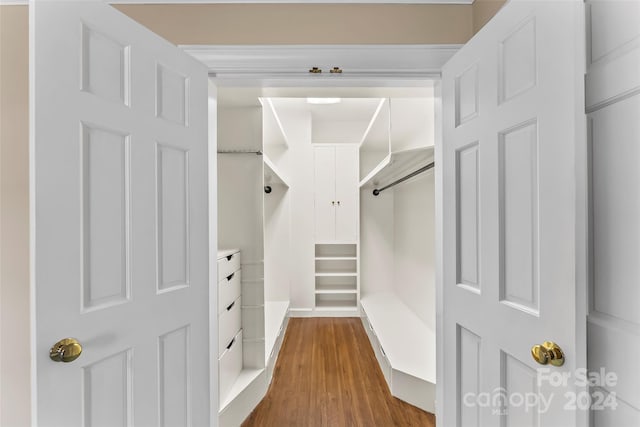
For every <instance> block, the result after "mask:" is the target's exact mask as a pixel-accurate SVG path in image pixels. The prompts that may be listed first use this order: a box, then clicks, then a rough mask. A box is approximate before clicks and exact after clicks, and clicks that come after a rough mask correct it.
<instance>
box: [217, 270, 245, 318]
mask: <svg viewBox="0 0 640 427" xmlns="http://www.w3.org/2000/svg"><path fill="white" fill-rule="evenodd" d="M241 284H242V270H238V271H235V272H233V273H231V274H230V275H229V276H227V277H225V278H224V279H222V280H221V281H220V282H218V314H222V312H223V311H224V310H226V308H227V307H229V305H230V304H231V303H232V302H234V301H235V300H237V299H238V297H239V296H240V292H241Z"/></svg>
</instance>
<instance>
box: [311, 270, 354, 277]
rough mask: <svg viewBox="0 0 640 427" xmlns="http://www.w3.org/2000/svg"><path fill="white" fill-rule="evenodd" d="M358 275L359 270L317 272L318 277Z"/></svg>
mask: <svg viewBox="0 0 640 427" xmlns="http://www.w3.org/2000/svg"><path fill="white" fill-rule="evenodd" d="M357 275H358V273H357V272H352V271H349V272H341V271H336V272H331V273H316V277H356V276H357Z"/></svg>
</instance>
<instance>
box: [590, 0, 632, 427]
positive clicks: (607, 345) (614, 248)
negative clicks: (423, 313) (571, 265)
mask: <svg viewBox="0 0 640 427" xmlns="http://www.w3.org/2000/svg"><path fill="white" fill-rule="evenodd" d="M587 42H588V46H587V77H586V100H587V102H586V106H587V113H588V118H589V119H588V120H589V127H588V129H589V145H590V153H589V154H590V172H591V226H592V229H591V236H592V238H591V245H592V250H591V253H592V257H593V258H592V260H593V261H592V263H591V267H592V270H591V280H590V281H589V283H590V285H591V290H590V291H591V292H590V294H589V296H590V301H589V316H588V317H587V334H588V335H587V336H588V340H587V342H588V361H589V370H590V371H595V372H599V371H600V369H602V368H604V369H605V372H610V373H611V374H615V375H616V379H615V380H612V381H609V382H606V383H605V382H602V383H601V384H598V385H597V386H596V387H594V388H593V389H592V393H593V402H595V403H598V402H600V403H602V404H599V405H594V406H593V407H592V413H591V419H592V426H593V427H605V426H620V427H631V426H640V385H639V384H640V369H638V366H637V361H638V360H640V310H638V303H639V302H640V282H639V281H638V277H640V263H638V260H640V244H639V242H640V170H639V169H638V161H640V2H638V1H611V0H605V1H603V0H596V1H588V2H587ZM611 349H615V351H611ZM604 403H610V404H609V405H606V404H604Z"/></svg>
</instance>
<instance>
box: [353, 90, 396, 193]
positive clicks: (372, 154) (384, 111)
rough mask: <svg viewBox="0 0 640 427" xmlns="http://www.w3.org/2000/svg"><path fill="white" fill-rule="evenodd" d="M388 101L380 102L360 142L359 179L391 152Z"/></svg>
mask: <svg viewBox="0 0 640 427" xmlns="http://www.w3.org/2000/svg"><path fill="white" fill-rule="evenodd" d="M390 114H391V113H390V109H389V99H387V98H384V99H381V100H380V103H379V104H378V108H377V109H376V112H375V113H374V115H373V117H372V118H371V122H370V123H369V126H368V127H367V130H366V131H365V133H364V136H363V137H362V141H360V148H359V160H360V179H361V180H362V179H364V178H365V177H367V176H368V175H370V174H371V173H372V172H373V171H374V169H375V168H376V167H377V165H378V164H380V162H381V161H383V160H384V159H385V158H386V157H387V156H388V155H389V152H390V151H391V148H390V147H391V139H390V136H391V130H390Z"/></svg>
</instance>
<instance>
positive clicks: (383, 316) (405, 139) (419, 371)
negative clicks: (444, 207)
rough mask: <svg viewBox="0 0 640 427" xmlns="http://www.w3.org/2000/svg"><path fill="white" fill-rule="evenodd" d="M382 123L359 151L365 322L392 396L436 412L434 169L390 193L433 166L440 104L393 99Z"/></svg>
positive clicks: (383, 110) (380, 117)
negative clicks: (412, 174)
mask: <svg viewBox="0 0 640 427" xmlns="http://www.w3.org/2000/svg"><path fill="white" fill-rule="evenodd" d="M377 120H378V121H380V123H379V124H377V125H376V124H374V126H372V132H370V134H369V135H368V138H366V139H365V140H364V141H363V144H362V145H361V146H360V162H361V172H360V177H361V181H360V188H361V190H360V209H361V216H360V224H361V225H360V227H361V241H360V257H361V262H360V266H361V271H360V282H361V285H360V294H361V299H360V307H361V309H362V320H363V325H364V326H365V329H366V331H367V334H368V336H369V339H370V341H371V344H372V347H373V349H374V352H375V354H376V357H377V359H378V362H379V364H380V367H381V369H382V371H383V373H384V376H385V379H386V380H387V383H388V385H389V388H390V390H391V393H392V394H393V395H394V396H396V397H398V398H400V399H402V400H405V401H407V402H409V403H411V404H413V405H415V406H417V407H419V408H422V409H425V410H427V411H430V412H433V411H434V410H435V377H436V376H435V370H436V363H435V355H436V351H435V344H436V343H435V261H434V250H435V235H434V227H435V223H434V209H435V208H434V200H435V194H434V174H433V169H429V170H426V171H423V172H421V173H419V174H417V175H415V176H414V177H412V178H410V179H407V180H406V181H403V182H401V183H398V184H396V185H392V186H390V187H389V188H386V189H384V188H385V187H386V186H388V185H389V184H393V183H394V182H395V181H397V180H400V179H402V178H404V177H406V176H407V175H409V174H411V173H413V172H416V171H419V170H423V169H425V167H426V166H428V165H429V164H430V163H431V162H432V161H433V145H434V122H435V120H434V99H433V97H429V98H391V99H389V100H388V103H386V104H383V105H382V108H381V110H380V114H379V115H378V117H377ZM385 128H386V129H387V132H386V134H385V133H384V129H385ZM376 129H377V131H375V132H374V130H376ZM385 147H386V148H385ZM376 159H377V161H378V163H377V164H376V162H375V161H374V160H376ZM376 189H377V190H381V189H384V190H382V191H379V192H376V193H377V195H374V190H376Z"/></svg>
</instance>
